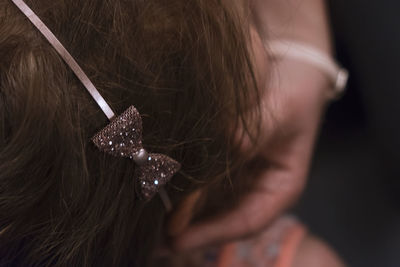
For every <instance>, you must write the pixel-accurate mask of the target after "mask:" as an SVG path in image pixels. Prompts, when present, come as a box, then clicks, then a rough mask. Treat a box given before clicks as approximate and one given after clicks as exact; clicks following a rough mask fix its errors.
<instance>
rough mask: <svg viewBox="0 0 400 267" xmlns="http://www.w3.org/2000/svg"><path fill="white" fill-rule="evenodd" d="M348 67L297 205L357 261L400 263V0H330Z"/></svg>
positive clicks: (362, 266) (376, 266)
mask: <svg viewBox="0 0 400 267" xmlns="http://www.w3.org/2000/svg"><path fill="white" fill-rule="evenodd" d="M329 8H330V13H331V20H332V28H333V32H334V38H335V43H336V48H337V57H338V59H339V60H340V61H341V62H342V64H343V65H344V66H345V67H346V68H347V69H349V71H350V81H349V86H348V88H347V92H346V94H345V95H344V96H343V98H342V99H341V100H339V101H337V102H335V103H333V104H332V105H331V107H330V108H329V110H328V113H327V116H326V119H325V121H324V122H323V125H322V132H321V136H320V138H319V140H318V143H317V147H316V152H315V157H314V162H313V166H312V169H311V174H310V180H309V183H308V186H307V188H306V191H305V194H304V195H303V197H302V199H301V200H300V203H299V205H298V207H297V208H296V212H297V213H298V215H299V216H300V218H302V220H303V221H304V222H305V223H306V224H307V225H308V227H309V228H310V230H311V231H312V232H314V233H315V234H317V235H319V236H321V237H322V238H323V239H325V240H326V241H328V243H330V244H331V245H332V246H333V247H334V248H335V249H336V251H338V253H339V254H340V255H341V256H342V257H343V258H344V260H345V261H346V262H347V263H348V264H349V265H350V266H353V267H399V266H400V51H399V50H400V1H395V0H380V1H368V0H364V1H361V0H332V1H330V2H329Z"/></svg>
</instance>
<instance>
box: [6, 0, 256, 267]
mask: <svg viewBox="0 0 400 267" xmlns="http://www.w3.org/2000/svg"><path fill="white" fill-rule="evenodd" d="M230 2H235V3H236V4H237V3H238V2H237V1H233V0H232V1H219V0H207V1H203V0H192V1H186V0H169V1H164V0H148V1H142V0H135V1H122V0H115V1H97V0H79V1H77V0H57V1H37V0H31V1H27V3H28V4H29V5H30V6H31V7H32V9H33V10H34V11H35V12H36V13H37V14H38V16H39V17H40V18H41V19H42V20H43V21H44V22H45V24H46V25H47V26H48V27H49V28H50V29H51V30H52V31H53V33H54V34H55V35H56V36H57V37H58V38H59V39H60V41H61V42H62V43H63V44H64V46H65V47H66V48H67V49H68V51H69V52H70V53H71V54H72V55H73V56H74V57H75V58H76V59H77V61H78V63H79V64H80V65H81V67H82V68H83V69H84V70H85V72H86V73H87V74H88V76H89V77H90V78H91V79H92V81H93V82H94V84H95V85H96V86H97V88H98V89H99V90H100V92H101V93H102V95H103V96H104V98H105V99H106V100H107V102H108V103H109V104H110V105H111V106H112V107H113V109H114V110H115V111H116V113H117V114H119V113H121V112H122V111H124V110H125V109H126V108H127V107H129V106H130V105H134V106H135V107H136V108H137V109H138V110H139V111H140V113H141V115H142V119H143V128H144V136H143V143H144V144H145V146H146V149H147V150H148V151H154V152H159V153H164V154H167V155H169V156H171V157H173V158H174V159H176V160H177V161H179V162H180V163H181V165H182V169H181V172H180V173H178V174H177V175H176V176H175V177H174V178H173V179H172V181H171V182H170V183H169V184H168V186H167V187H166V189H167V191H168V192H169V194H170V196H171V197H172V199H173V202H174V203H178V202H179V201H180V200H181V199H182V198H183V197H184V196H185V195H187V194H188V193H190V192H191V191H193V190H194V189H196V188H198V187H204V186H209V185H210V184H218V183H219V182H221V181H223V180H224V179H227V177H228V176H230V175H231V174H232V173H233V172H234V170H235V167H236V166H239V164H238V163H239V162H241V161H242V160H243V158H240V157H239V155H238V154H237V153H236V152H237V150H238V149H237V147H236V146H235V144H237V142H236V141H235V140H236V138H237V132H236V131H235V129H236V128H237V127H238V126H239V125H240V128H242V129H246V128H247V127H246V126H248V125H247V122H248V121H249V120H248V119H249V117H251V116H252V115H251V114H252V107H253V106H254V105H256V100H257V95H258V91H257V83H256V76H258V74H256V73H254V72H253V70H252V69H253V58H254V53H253V47H252V41H251V40H252V38H251V37H250V28H249V24H250V22H249V21H248V20H247V19H246V14H247V12H248V10H247V8H246V7H245V5H243V6H238V5H236V4H235V5H233V4H232V3H230ZM240 5H241V4H240ZM0 58H1V61H0V263H1V264H0V265H3V264H7V261H8V260H12V261H14V263H19V264H21V265H24V266H27V265H29V264H32V265H35V264H36V265H43V264H49V265H53V264H59V265H65V266H83V265H85V264H87V265H93V266H98V265H104V266H111V265H116V266H119V265H125V264H132V263H133V262H135V263H136V264H137V266H144V264H145V262H147V257H149V256H150V252H151V248H153V246H154V244H156V243H157V242H158V241H159V238H160V237H161V229H162V228H161V226H162V224H163V223H164V217H165V212H164V209H163V206H162V204H161V202H160V200H159V199H158V197H155V198H153V199H152V200H151V201H150V202H143V201H141V200H139V199H138V198H137V196H136V193H135V187H136V183H135V181H134V180H133V179H132V178H133V173H134V169H135V164H133V162H132V161H130V160H127V159H122V158H114V157H112V156H108V155H105V154H103V153H101V152H99V151H98V150H97V149H96V148H95V147H94V145H93V144H92V143H91V141H90V138H91V137H92V136H93V134H95V133H96V132H97V131H99V130H100V129H101V128H102V127H104V126H105V125H106V124H107V118H106V117H105V116H104V114H103V113H102V111H101V110H100V109H99V108H98V106H97V105H96V103H95V102H94V101H93V99H92V98H91V97H90V96H89V94H88V93H87V91H86V90H85V89H84V87H83V86H82V85H81V83H80V82H79V81H78V80H77V79H76V77H75V76H74V75H73V73H72V71H71V70H70V69H69V68H68V67H67V66H66V65H65V63H64V62H63V61H62V59H61V58H60V56H59V55H58V54H57V53H56V52H55V51H54V49H53V48H52V47H51V46H50V45H49V44H48V43H47V41H46V40H45V39H44V38H43V36H41V34H40V33H39V32H38V31H37V30H35V28H34V27H33V26H32V25H31V24H30V23H29V21H28V20H27V19H26V17H25V16H23V15H22V14H21V13H20V12H19V11H18V10H17V8H16V7H15V6H14V5H13V4H12V2H11V1H2V2H1V3H0ZM18 260H19V261H20V262H19V261H18ZM129 261H130V262H129Z"/></svg>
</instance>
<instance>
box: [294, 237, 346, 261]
mask: <svg viewBox="0 0 400 267" xmlns="http://www.w3.org/2000/svg"><path fill="white" fill-rule="evenodd" d="M345 266H346V265H345V264H344V263H343V261H342V260H341V259H340V257H339V256H338V255H337V254H336V253H335V251H334V250H333V249H332V248H330V247H329V246H328V244H326V243H325V242H324V241H322V240H321V239H319V238H317V237H315V236H313V235H307V236H305V237H304V239H303V240H302V241H301V243H300V245H299V247H298V250H297V252H296V255H295V258H294V261H293V266H292V267H345Z"/></svg>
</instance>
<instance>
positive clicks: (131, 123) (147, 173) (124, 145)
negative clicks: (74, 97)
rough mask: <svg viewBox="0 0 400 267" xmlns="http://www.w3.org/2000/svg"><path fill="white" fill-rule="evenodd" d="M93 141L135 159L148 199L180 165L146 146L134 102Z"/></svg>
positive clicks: (141, 186)
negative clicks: (148, 150)
mask: <svg viewBox="0 0 400 267" xmlns="http://www.w3.org/2000/svg"><path fill="white" fill-rule="evenodd" d="M92 141H93V142H94V144H95V145H96V146H97V147H98V148H99V149H100V150H101V151H104V152H106V153H108V154H111V155H113V156H117V157H126V158H130V159H132V160H133V161H135V163H136V164H137V165H138V166H137V168H136V170H135V179H137V181H139V183H140V188H141V198H142V199H145V200H149V199H151V198H152V197H153V196H154V195H155V194H156V193H157V192H158V190H159V188H160V187H161V186H163V185H165V184H166V183H167V182H168V181H169V180H170V179H171V178H172V176H174V174H175V173H176V172H177V171H178V170H179V169H180V164H179V163H178V162H176V161H175V160H173V159H171V158H170V157H168V156H166V155H163V154H152V153H147V152H146V150H145V149H144V148H143V145H142V119H141V117H140V114H139V112H138V111H137V110H136V108H135V107H134V106H130V107H129V108H128V109H127V110H125V111H124V112H123V113H122V114H121V115H120V116H118V117H116V118H115V119H113V120H112V121H111V122H110V123H109V124H108V125H107V126H106V127H105V128H104V129H102V130H101V131H100V132H98V133H97V134H96V135H95V136H94V137H93V138H92Z"/></svg>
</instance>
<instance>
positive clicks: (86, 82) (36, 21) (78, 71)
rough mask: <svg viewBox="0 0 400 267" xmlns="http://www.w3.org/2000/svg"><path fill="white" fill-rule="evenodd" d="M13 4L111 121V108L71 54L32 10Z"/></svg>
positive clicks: (23, 5) (19, 2)
mask: <svg viewBox="0 0 400 267" xmlns="http://www.w3.org/2000/svg"><path fill="white" fill-rule="evenodd" d="M11 1H13V2H14V4H15V5H16V6H17V7H18V8H19V9H20V10H21V11H22V13H24V14H25V16H26V17H27V18H28V19H29V20H30V21H31V22H32V24H33V25H34V26H35V27H36V28H37V29H38V30H39V31H40V32H41V33H42V34H43V36H44V37H45V38H46V39H47V41H49V43H50V44H51V45H52V46H53V47H54V49H55V50H56V51H57V52H58V54H59V55H60V56H61V57H62V59H63V60H64V61H65V63H67V65H68V66H69V67H70V68H71V70H72V71H73V72H74V73H75V75H76V77H78V79H79V80H80V81H81V82H82V84H83V86H85V88H86V90H88V92H89V94H90V95H91V96H92V97H93V99H94V101H96V103H97V105H99V107H100V108H101V110H102V111H103V112H104V114H105V115H106V116H107V118H108V119H109V120H111V119H112V118H113V117H114V116H115V114H114V112H113V111H112V109H111V107H110V106H109V105H108V104H107V102H106V101H105V100H104V98H103V97H102V96H101V95H100V93H99V91H98V90H97V89H96V87H95V86H94V85H93V83H92V81H90V79H89V77H88V76H87V75H86V74H85V72H84V71H83V70H82V68H81V67H80V66H79V65H78V63H77V62H76V61H75V59H74V58H73V57H72V56H71V54H70V53H69V52H68V51H67V49H65V47H64V46H63V45H62V44H61V43H60V41H59V40H58V39H57V37H56V36H55V35H54V34H53V33H52V32H51V31H50V29H49V28H48V27H47V26H46V25H45V24H44V23H43V22H42V20H41V19H40V18H39V17H38V16H37V15H36V14H35V12H33V11H32V9H31V8H30V7H29V6H27V4H25V2H24V1H22V0H11Z"/></svg>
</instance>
